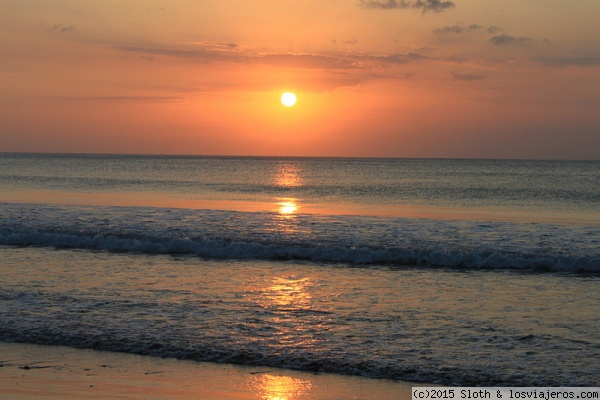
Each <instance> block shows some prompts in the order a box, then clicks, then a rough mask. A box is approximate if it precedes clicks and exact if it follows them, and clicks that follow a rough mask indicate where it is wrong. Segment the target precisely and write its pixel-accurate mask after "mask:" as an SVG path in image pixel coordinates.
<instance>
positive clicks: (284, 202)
mask: <svg viewBox="0 0 600 400" xmlns="http://www.w3.org/2000/svg"><path fill="white" fill-rule="evenodd" d="M275 204H276V205H277V213H278V214H279V215H281V216H282V217H291V216H294V215H296V214H297V213H298V203H297V201H296V199H290V198H285V199H279V201H278V202H277V203H275Z"/></svg>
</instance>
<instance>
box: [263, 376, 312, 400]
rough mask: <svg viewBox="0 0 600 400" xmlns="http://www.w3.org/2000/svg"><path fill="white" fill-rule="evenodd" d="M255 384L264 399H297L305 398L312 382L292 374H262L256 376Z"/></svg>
mask: <svg viewBox="0 0 600 400" xmlns="http://www.w3.org/2000/svg"><path fill="white" fill-rule="evenodd" d="M253 386H254V387H255V388H256V393H257V394H260V396H261V397H260V398H261V399H263V400H295V399H302V398H305V397H306V395H307V394H308V392H309V391H310V389H311V387H312V383H311V382H310V381H308V380H304V379H298V378H292V377H290V376H277V375H270V374H262V375H260V376H256V377H255V382H254V385H253Z"/></svg>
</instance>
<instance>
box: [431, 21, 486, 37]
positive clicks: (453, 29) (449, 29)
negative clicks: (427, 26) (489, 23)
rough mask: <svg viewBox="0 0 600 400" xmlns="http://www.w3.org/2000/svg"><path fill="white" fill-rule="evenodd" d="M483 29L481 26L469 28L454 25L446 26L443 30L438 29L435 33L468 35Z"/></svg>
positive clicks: (475, 25)
mask: <svg viewBox="0 0 600 400" xmlns="http://www.w3.org/2000/svg"><path fill="white" fill-rule="evenodd" d="M481 28H483V27H482V26H481V25H477V24H471V25H468V26H464V25H452V26H444V27H442V28H437V29H434V30H433V33H435V34H436V35H444V34H462V33H468V32H472V31H475V30H479V29H481Z"/></svg>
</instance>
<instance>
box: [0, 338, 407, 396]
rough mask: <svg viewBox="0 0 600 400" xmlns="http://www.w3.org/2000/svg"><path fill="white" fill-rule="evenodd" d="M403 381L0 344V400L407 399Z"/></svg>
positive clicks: (68, 348)
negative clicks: (101, 399) (100, 399)
mask: <svg viewBox="0 0 600 400" xmlns="http://www.w3.org/2000/svg"><path fill="white" fill-rule="evenodd" d="M412 386H418V385H415V384H412V383H409V382H396V381H389V380H376V379H368V378H362V377H349V376H341V375H334V374H320V373H319V374H316V373H307V372H299V371H290V370H283V369H277V368H269V367H244V366H235V365H229V364H213V363H203V362H194V361H187V360H176V359H162V358H156V357H149V356H138V355H132V354H123V353H112V352H105V351H96V350H81V349H73V348H70V347H62V346H39V345H31V344H19V343H5V342H0V399H16V400H20V399H99V398H103V399H244V400H246V399H263V400H284V399H285V400H293V399H410V398H411V387H412Z"/></svg>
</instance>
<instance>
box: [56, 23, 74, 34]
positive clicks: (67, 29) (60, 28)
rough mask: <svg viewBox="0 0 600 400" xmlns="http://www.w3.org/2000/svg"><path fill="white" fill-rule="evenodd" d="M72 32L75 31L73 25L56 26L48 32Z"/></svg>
mask: <svg viewBox="0 0 600 400" xmlns="http://www.w3.org/2000/svg"><path fill="white" fill-rule="evenodd" d="M73 31H75V27H74V26H73V25H63V24H56V25H54V26H53V27H52V28H50V32H58V33H66V32H73Z"/></svg>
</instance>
